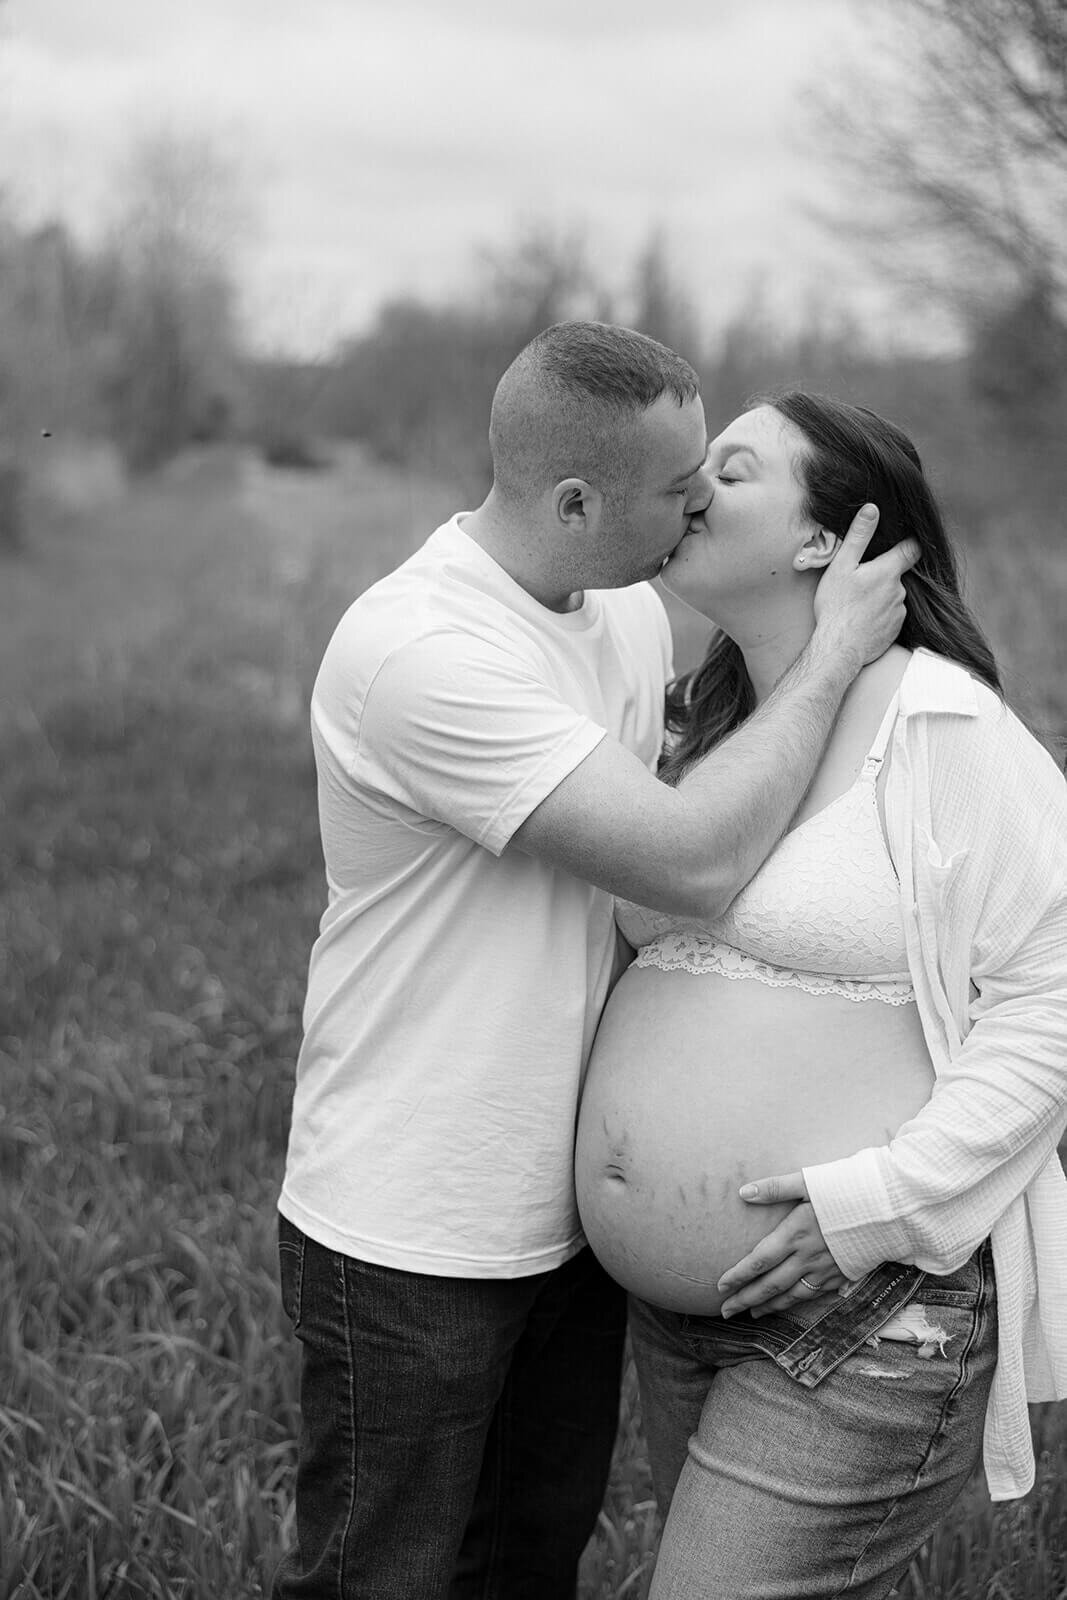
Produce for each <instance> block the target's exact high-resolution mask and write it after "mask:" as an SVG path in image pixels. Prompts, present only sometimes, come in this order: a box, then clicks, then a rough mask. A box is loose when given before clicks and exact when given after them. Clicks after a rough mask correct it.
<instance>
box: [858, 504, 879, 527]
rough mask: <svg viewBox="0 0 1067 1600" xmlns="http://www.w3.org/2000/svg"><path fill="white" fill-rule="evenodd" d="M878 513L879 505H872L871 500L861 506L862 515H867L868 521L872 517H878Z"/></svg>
mask: <svg viewBox="0 0 1067 1600" xmlns="http://www.w3.org/2000/svg"><path fill="white" fill-rule="evenodd" d="M877 515H878V507H877V506H874V505H871V504H870V502H868V503H867V505H865V506H860V516H861V517H865V518H866V519H867V521H868V522H870V520H871V518H872V517H876V516H877Z"/></svg>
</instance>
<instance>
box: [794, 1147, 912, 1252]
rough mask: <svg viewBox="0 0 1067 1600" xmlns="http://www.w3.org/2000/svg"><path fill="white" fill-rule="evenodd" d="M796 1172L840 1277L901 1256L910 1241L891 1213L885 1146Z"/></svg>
mask: <svg viewBox="0 0 1067 1600" xmlns="http://www.w3.org/2000/svg"><path fill="white" fill-rule="evenodd" d="M802 1171H803V1173H804V1182H805V1183H806V1185H807V1189H808V1199H809V1200H810V1202H811V1205H812V1208H813V1210H814V1212H815V1217H816V1220H817V1222H818V1224H819V1227H820V1229H821V1230H822V1236H823V1238H824V1239H825V1240H826V1246H827V1249H828V1250H829V1252H830V1254H831V1255H832V1256H833V1258H834V1260H835V1261H836V1262H837V1264H838V1266H839V1267H840V1268H841V1271H842V1272H843V1273H844V1275H845V1277H846V1278H862V1277H863V1276H864V1274H865V1273H868V1272H871V1271H872V1270H873V1269H874V1268H875V1267H877V1266H878V1265H879V1263H880V1262H882V1261H907V1259H908V1255H909V1253H910V1252H911V1250H912V1249H913V1244H912V1241H911V1239H910V1236H909V1234H908V1230H907V1228H906V1226H905V1223H904V1221H903V1220H902V1219H901V1218H899V1217H894V1216H893V1215H892V1212H893V1205H892V1202H891V1200H890V1196H889V1184H888V1181H887V1180H888V1175H889V1152H888V1150H887V1149H884V1148H880V1149H871V1150H860V1151H857V1153H856V1154H855V1155H854V1156H846V1157H845V1158H844V1159H843V1160H841V1161H825V1162H823V1163H821V1164H820V1165H819V1166H817V1167H804V1168H802Z"/></svg>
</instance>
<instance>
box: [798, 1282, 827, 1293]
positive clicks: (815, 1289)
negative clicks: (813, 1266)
mask: <svg viewBox="0 0 1067 1600" xmlns="http://www.w3.org/2000/svg"><path fill="white" fill-rule="evenodd" d="M800 1281H801V1283H802V1284H803V1285H804V1287H805V1289H810V1290H811V1292H812V1294H822V1284H821V1283H812V1281H811V1279H810V1278H801V1280H800Z"/></svg>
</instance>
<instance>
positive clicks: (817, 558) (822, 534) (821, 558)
mask: <svg viewBox="0 0 1067 1600" xmlns="http://www.w3.org/2000/svg"><path fill="white" fill-rule="evenodd" d="M840 544H841V535H840V534H838V533H831V532H830V530H829V528H816V529H815V531H814V532H813V533H811V534H809V535H808V537H807V538H806V539H805V540H804V543H803V544H802V545H801V547H800V549H799V550H798V551H797V553H796V555H795V556H794V557H793V566H794V567H797V568H799V569H800V571H801V572H818V571H820V570H821V569H822V568H823V567H828V566H829V565H830V563H831V561H832V560H833V559H834V556H835V555H836V554H837V552H838V548H839V546H840Z"/></svg>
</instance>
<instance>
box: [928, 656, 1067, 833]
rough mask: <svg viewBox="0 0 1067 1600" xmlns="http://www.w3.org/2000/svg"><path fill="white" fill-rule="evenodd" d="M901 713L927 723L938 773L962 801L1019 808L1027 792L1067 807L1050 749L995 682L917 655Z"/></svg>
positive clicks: (956, 665)
mask: <svg viewBox="0 0 1067 1600" xmlns="http://www.w3.org/2000/svg"><path fill="white" fill-rule="evenodd" d="M901 712H902V714H903V715H905V716H911V717H917V718H920V719H922V725H923V727H924V732H925V736H926V742H927V746H928V749H929V754H930V758H931V767H932V770H933V771H936V772H939V773H940V775H941V778H942V782H943V783H945V784H948V785H950V786H951V788H952V791H953V793H954V795H955V797H956V798H957V799H959V800H961V799H963V797H964V796H965V795H967V794H968V793H970V794H971V795H972V796H974V797H977V798H980V799H981V801H982V803H983V804H986V803H988V804H993V805H996V804H997V803H998V802H1003V803H1005V804H1012V803H1014V802H1015V801H1016V800H1017V799H1018V798H1019V796H1020V793H1021V792H1025V793H1026V794H1028V795H1030V796H1033V797H1034V798H1036V797H1038V796H1041V797H1042V798H1043V799H1044V800H1045V801H1047V802H1048V803H1049V804H1051V805H1052V806H1053V807H1054V808H1055V809H1056V810H1057V811H1060V810H1063V809H1064V808H1065V807H1067V784H1065V783H1064V777H1063V773H1062V771H1061V770H1060V768H1059V766H1058V765H1057V763H1056V762H1055V761H1054V760H1053V758H1052V756H1051V755H1050V754H1049V752H1048V750H1047V749H1046V748H1045V746H1044V745H1043V744H1042V743H1041V741H1040V739H1038V738H1037V737H1036V735H1035V734H1033V733H1031V731H1030V729H1029V728H1028V727H1027V726H1026V724H1025V723H1024V722H1023V721H1022V719H1021V718H1020V717H1019V716H1017V715H1016V713H1015V712H1014V711H1013V710H1012V709H1011V707H1010V706H1009V705H1008V704H1007V702H1006V701H1005V700H1004V699H1003V698H1002V696H1001V695H999V694H998V693H997V692H996V690H995V689H993V688H991V687H990V686H989V684H987V683H984V682H983V681H982V680H981V679H980V678H978V677H976V676H975V674H974V673H972V672H969V671H968V670H967V668H966V667H964V666H961V665H960V664H959V663H958V662H956V661H950V660H948V659H947V658H946V657H944V656H939V655H935V654H934V653H933V652H932V651H929V650H916V651H915V652H914V654H913V656H912V660H911V662H910V663H909V665H908V670H907V672H906V673H905V676H904V679H903V681H902V683H901Z"/></svg>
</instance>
